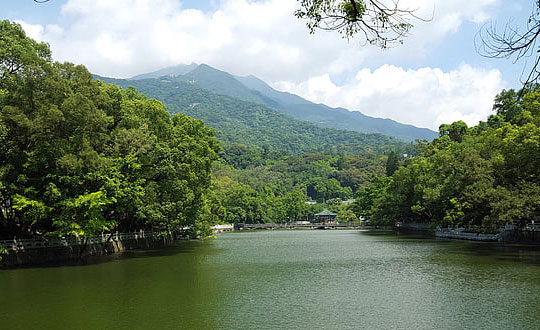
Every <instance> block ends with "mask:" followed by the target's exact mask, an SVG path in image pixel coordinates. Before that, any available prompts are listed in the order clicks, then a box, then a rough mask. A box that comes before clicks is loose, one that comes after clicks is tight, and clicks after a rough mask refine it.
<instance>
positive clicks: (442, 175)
mask: <svg viewBox="0 0 540 330" xmlns="http://www.w3.org/2000/svg"><path fill="white" fill-rule="evenodd" d="M493 109H494V111H495V114H493V115H491V116H490V117H489V118H488V120H487V121H486V122H480V123H479V124H478V125H477V126H474V127H467V125H466V124H465V123H464V122H461V121H459V122H455V123H453V124H450V125H441V127H440V137H439V138H436V139H435V140H434V141H432V142H431V143H421V144H418V145H417V148H418V151H419V152H418V154H419V156H418V157H415V158H414V159H410V160H407V161H405V162H404V163H403V166H401V167H400V168H399V169H397V170H396V171H395V172H394V173H393V175H392V176H390V177H387V178H375V179H373V180H372V183H371V185H369V186H368V187H366V188H365V189H363V190H361V191H360V192H359V194H358V197H359V198H358V201H357V202H356V204H355V207H354V208H355V210H356V212H357V213H358V214H361V215H364V216H366V217H369V218H371V219H372V220H373V221H374V222H376V223H379V224H391V225H394V224H396V223H398V222H401V223H407V222H423V223H430V224H432V226H433V227H436V226H442V227H465V228H468V229H470V230H476V231H488V232H493V231H495V230H496V229H498V228H500V227H501V226H504V225H506V224H513V225H515V226H516V227H517V228H523V227H524V226H525V225H526V224H528V223H531V222H532V221H533V220H535V218H537V217H538V216H539V215H540V88H539V87H538V86H536V85H534V86H526V87H525V88H524V89H523V90H522V91H520V92H516V91H514V90H506V91H502V92H501V93H500V94H499V95H498V96H497V97H496V99H495V104H494V106H493Z"/></svg>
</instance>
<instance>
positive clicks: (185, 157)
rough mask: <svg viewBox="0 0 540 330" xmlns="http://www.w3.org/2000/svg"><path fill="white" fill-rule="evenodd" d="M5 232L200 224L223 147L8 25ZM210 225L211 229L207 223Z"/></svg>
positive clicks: (1, 138)
mask: <svg viewBox="0 0 540 330" xmlns="http://www.w3.org/2000/svg"><path fill="white" fill-rule="evenodd" d="M0 110H1V112H0V145H1V146H2V148H1V149H0V236H1V237H2V238H12V237H30V236H41V235H57V236H64V235H75V236H83V237H84V236H91V235H94V234H96V233H101V232H104V231H105V232H107V231H116V230H119V231H133V230H139V229H152V230H158V231H167V230H175V229H177V228H179V227H182V226H186V225H194V224H196V226H195V227H194V228H196V229H197V228H198V227H201V226H197V224H199V220H200V219H201V218H200V217H199V215H200V214H201V210H202V209H203V206H204V204H205V194H206V192H207V189H208V187H209V185H210V180H211V167H212V163H213V161H215V160H216V159H217V154H218V152H219V142H218V140H217V139H216V138H215V137H214V132H213V129H212V128H209V127H207V126H205V125H204V123H203V122H202V121H201V120H197V119H193V118H190V117H188V116H186V115H184V114H176V115H174V116H172V117H171V116H170V114H169V113H168V112H167V110H166V108H165V106H164V105H163V104H162V103H161V102H159V101H156V100H152V99H148V98H147V97H146V96H144V95H142V94H139V93H138V92H137V91H136V90H134V89H125V90H122V89H120V88H119V87H117V86H115V85H107V84H105V83H103V82H101V81H95V80H93V77H92V75H91V74H90V73H89V72H88V71H87V70H86V68H84V67H83V66H80V65H79V66H76V65H73V64H70V63H58V62H54V61H53V60H52V58H51V52H50V50H49V47H48V45H47V44H44V43H37V42H35V41H34V40H32V39H30V38H28V37H26V35H25V32H24V31H23V29H22V28H21V26H20V25H18V24H15V23H10V22H8V21H2V22H0ZM202 227H204V226H202Z"/></svg>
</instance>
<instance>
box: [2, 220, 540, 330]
mask: <svg viewBox="0 0 540 330" xmlns="http://www.w3.org/2000/svg"><path fill="white" fill-rule="evenodd" d="M539 327H540V250H539V249H538V248H532V247H527V246H504V245H500V244H498V243H469V242H461V241H459V242H458V241H441V240H435V239H432V238H422V237H415V236H406V235H397V234H395V233H391V232H369V231H359V230H277V231H256V232H234V233H227V234H223V235H220V236H218V238H217V239H215V240H208V241H187V242H179V243H178V244H177V245H176V246H173V247H170V248H167V249H163V250H154V251H130V252H126V253H123V254H118V255H114V256H109V257H104V258H98V259H89V260H88V261H85V263H84V264H77V265H63V266H55V267H45V268H21V269H12V270H0V329H11V330H15V329H25V330H26V329H153V330H161V329H538V328H539Z"/></svg>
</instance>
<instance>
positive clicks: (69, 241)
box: [0, 231, 161, 251]
mask: <svg viewBox="0 0 540 330" xmlns="http://www.w3.org/2000/svg"><path fill="white" fill-rule="evenodd" d="M159 235H161V233H158V232H144V231H138V232H132V233H118V232H116V233H112V234H102V235H96V236H92V237H88V238H84V237H61V238H49V239H46V238H44V239H13V240H4V241H0V245H1V246H3V247H4V248H6V249H7V250H8V251H20V250H26V249H44V248H51V247H67V246H77V245H84V244H100V243H107V242H111V241H124V240H136V239H142V238H153V237H157V236H159Z"/></svg>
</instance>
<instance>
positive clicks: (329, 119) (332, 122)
mask: <svg viewBox="0 0 540 330" xmlns="http://www.w3.org/2000/svg"><path fill="white" fill-rule="evenodd" d="M236 79H237V80H238V81H240V82H242V83H243V84H244V86H246V87H247V88H249V89H251V90H253V91H256V92H258V93H260V94H262V95H264V96H266V97H268V98H270V99H272V100H274V101H276V102H277V103H279V105H280V108H279V109H281V111H283V112H285V113H288V114H290V115H292V116H293V117H295V118H298V119H302V120H307V121H309V122H312V123H315V124H318V125H320V126H324V127H331V128H337V129H345V130H351V131H357V132H363V133H382V134H385V135H388V136H392V137H395V138H398V139H400V140H403V141H414V140H416V139H420V140H424V139H425V140H432V139H434V138H436V137H437V136H438V134H437V133H436V132H434V131H432V130H430V129H427V128H419V127H416V126H413V125H407V124H401V123H399V122H397V121H394V120H391V119H383V118H374V117H370V116H366V115H364V114H363V113H361V112H360V111H349V110H347V109H344V108H331V107H329V106H327V105H324V104H316V103H313V102H310V101H307V100H305V99H303V98H301V97H299V96H297V95H294V94H290V93H286V92H280V91H277V90H275V89H273V88H271V87H270V86H268V85H267V84H266V83H265V82H264V81H262V80H260V79H258V78H256V77H254V76H248V77H236Z"/></svg>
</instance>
